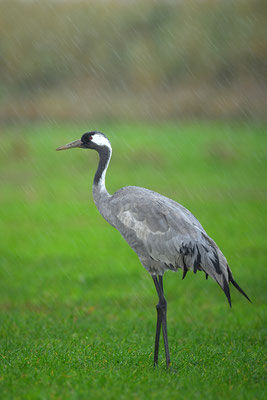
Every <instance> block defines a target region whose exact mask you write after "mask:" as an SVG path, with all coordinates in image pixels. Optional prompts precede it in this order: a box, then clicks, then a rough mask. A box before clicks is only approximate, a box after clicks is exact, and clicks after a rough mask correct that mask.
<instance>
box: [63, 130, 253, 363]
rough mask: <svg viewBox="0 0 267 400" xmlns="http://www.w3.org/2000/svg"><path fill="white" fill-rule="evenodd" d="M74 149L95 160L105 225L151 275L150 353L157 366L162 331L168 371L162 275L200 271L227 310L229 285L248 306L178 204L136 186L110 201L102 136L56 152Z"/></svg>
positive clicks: (107, 150)
mask: <svg viewBox="0 0 267 400" xmlns="http://www.w3.org/2000/svg"><path fill="white" fill-rule="evenodd" d="M74 147H80V148H82V149H93V150H96V151H97V152H98V154H99V164H98V168H97V171H96V174H95V177H94V183H93V197H94V202H95V204H96V207H97V208H98V210H99V212H100V214H101V215H102V216H103V217H104V218H105V220H106V221H107V222H108V223H109V224H111V225H112V226H113V227H114V228H116V229H118V231H119V232H120V233H121V235H122V236H123V237H124V239H125V240H126V242H127V243H128V244H129V245H130V246H131V248H132V249H133V250H134V251H135V252H136V254H137V255H138V257H139V260H140V262H141V264H142V265H143V266H144V267H145V269H146V270H147V271H148V272H149V273H150V274H151V276H152V278H153V281H154V284H155V287H156V290H157V294H158V297H159V303H158V304H157V306H156V309H157V325H156V337H155V348H154V365H156V364H157V363H158V350H159V339H160V331H161V328H162V333H163V341H164V348H165V356H166V365H167V368H168V366H169V364H170V353H169V345H168V336H167V320H166V315H167V302H166V299H165V297H164V291H163V274H164V272H165V271H167V270H172V271H177V270H178V269H179V268H180V269H181V270H182V271H183V279H184V277H185V276H186V274H187V272H188V270H192V271H193V272H194V273H196V272H197V271H203V272H204V273H205V274H206V278H208V276H210V277H212V278H213V279H214V280H215V281H216V282H217V283H218V284H219V285H220V287H221V288H222V289H223V291H224V293H225V295H226V297H227V299H228V302H229V304H230V306H231V297H230V290H229V284H230V283H232V284H233V285H234V286H235V287H236V288H237V289H238V290H239V292H240V293H242V294H243V295H244V296H245V297H246V298H247V299H248V300H249V301H250V299H249V298H248V296H247V295H246V293H245V292H244V291H243V290H242V289H241V288H240V286H239V285H238V284H237V283H236V281H235V280H234V278H233V275H232V272H231V270H230V268H229V266H228V264H227V260H226V258H225V257H224V255H223V253H222V252H221V250H220V249H219V247H218V246H217V245H216V243H215V242H214V241H213V240H212V239H211V238H210V237H209V236H208V235H207V233H206V232H205V230H204V228H203V227H202V226H201V224H200V223H199V221H198V220H197V219H196V218H195V217H194V215H193V214H191V212H190V211H188V210H187V209H186V208H184V207H183V206H181V205H180V204H179V203H176V201H173V200H171V199H169V198H167V197H165V196H162V195H161V194H159V193H156V192H153V191H151V190H148V189H144V188H142V187H136V186H127V187H124V188H122V189H119V190H118V191H117V192H115V193H114V194H113V195H110V194H109V193H108V192H107V190H106V186H105V176H106V171H107V168H108V165H109V161H110V158H111V154H112V148H111V144H110V142H109V140H108V138H107V137H106V136H105V135H104V134H103V133H101V132H96V131H94V132H87V133H85V134H84V135H83V136H82V137H81V139H79V140H76V141H74V142H71V143H69V144H66V145H64V146H62V147H59V148H57V150H66V149H71V148H74Z"/></svg>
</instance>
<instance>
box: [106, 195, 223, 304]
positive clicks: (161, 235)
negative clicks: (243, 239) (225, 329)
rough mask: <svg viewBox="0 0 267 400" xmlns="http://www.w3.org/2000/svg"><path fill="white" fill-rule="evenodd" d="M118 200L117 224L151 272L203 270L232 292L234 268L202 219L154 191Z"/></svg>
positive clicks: (115, 202)
mask: <svg viewBox="0 0 267 400" xmlns="http://www.w3.org/2000/svg"><path fill="white" fill-rule="evenodd" d="M119 197H121V198H120V199H119V201H118V199H116V198H115V199H114V200H115V201H114V202H113V213H114V214H113V215H116V222H115V224H114V225H115V227H116V228H117V229H118V230H119V231H120V232H121V234H122V236H123V237H124V238H125V240H126V241H127V242H128V243H129V245H130V246H131V247H132V248H133V249H134V251H135V252H136V253H137V255H138V256H139V259H140V261H141V262H142V264H143V265H144V266H145V268H146V269H148V271H149V272H150V273H152V274H153V273H154V274H156V273H160V272H157V269H158V270H160V271H164V270H165V269H173V270H176V269H177V268H181V269H183V272H184V276H185V275H186V273H187V271H188V270H193V271H194V272H195V273H196V272H197V271H198V270H200V271H204V272H205V273H206V274H207V275H209V276H211V277H212V278H213V279H214V280H215V281H216V282H217V283H218V284H219V285H220V286H221V287H222V289H223V290H224V292H225V294H226V295H227V297H228V299H229V296H230V295H229V296H228V293H229V279H230V274H231V271H230V269H229V266H228V264H227V260H226V258H225V257H224V255H223V254H222V252H221V251H220V249H219V248H218V246H217V245H216V243H215V242H214V241H213V240H212V239H211V238H210V237H209V236H208V235H207V233H206V232H205V231H204V229H203V227H202V226H201V224H200V223H199V222H198V220H197V219H196V218H195V217H194V216H193V215H192V214H191V213H190V212H189V211H188V210H187V209H185V208H184V207H182V206H180V205H179V204H178V203H176V202H174V201H173V200H170V199H168V198H166V197H164V196H161V195H158V194H157V193H154V192H150V191H144V192H142V191H138V190H137V192H136V193H135V192H134V191H133V190H129V193H128V194H127V193H125V192H124V194H123V196H119Z"/></svg>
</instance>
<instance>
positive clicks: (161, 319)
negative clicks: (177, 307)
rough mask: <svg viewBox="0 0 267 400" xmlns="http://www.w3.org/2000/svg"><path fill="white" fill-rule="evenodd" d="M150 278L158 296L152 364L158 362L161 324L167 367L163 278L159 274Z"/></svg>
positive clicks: (167, 347)
mask: <svg viewBox="0 0 267 400" xmlns="http://www.w3.org/2000/svg"><path fill="white" fill-rule="evenodd" d="M152 278H153V281H154V284H155V287H156V290H157V293H158V296H159V303H158V304H157V313H158V317H157V330H156V338H155V352H154V364H157V362H158V349H159V338H160V328H161V325H162V333H163V340H164V348H165V356H166V366H167V368H168V367H169V364H170V351H169V343H168V334H167V301H166V299H165V297H164V292H163V278H162V276H159V280H157V277H156V276H153V277H152Z"/></svg>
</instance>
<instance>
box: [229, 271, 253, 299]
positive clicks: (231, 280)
mask: <svg viewBox="0 0 267 400" xmlns="http://www.w3.org/2000/svg"><path fill="white" fill-rule="evenodd" d="M230 282H231V283H232V284H233V285H234V287H235V288H236V289H237V290H238V291H239V292H240V293H241V294H243V296H245V298H246V299H248V301H250V302H251V300H250V298H249V297H248V296H247V295H246V293H245V292H244V290H243V289H241V287H240V286H239V285H238V284H237V283H236V281H235V280H234V279H233V277H231V278H230Z"/></svg>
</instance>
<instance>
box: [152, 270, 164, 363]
mask: <svg viewBox="0 0 267 400" xmlns="http://www.w3.org/2000/svg"><path fill="white" fill-rule="evenodd" d="M152 278H153V281H154V284H155V286H156V288H157V286H158V285H159V282H158V280H157V277H156V276H152ZM156 309H157V326H156V336H155V348H154V365H157V364H158V358H159V338H160V330H161V324H162V310H161V307H160V304H157V305H156Z"/></svg>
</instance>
